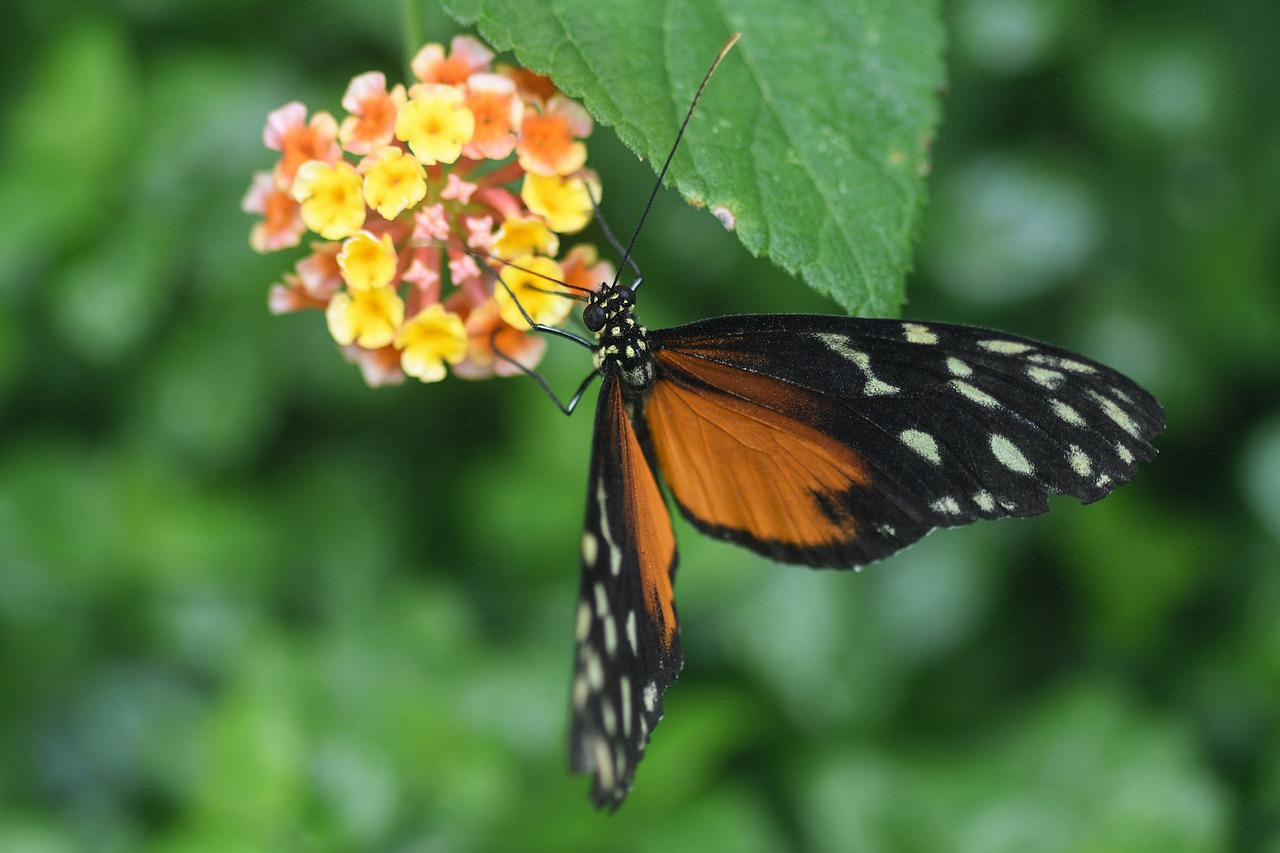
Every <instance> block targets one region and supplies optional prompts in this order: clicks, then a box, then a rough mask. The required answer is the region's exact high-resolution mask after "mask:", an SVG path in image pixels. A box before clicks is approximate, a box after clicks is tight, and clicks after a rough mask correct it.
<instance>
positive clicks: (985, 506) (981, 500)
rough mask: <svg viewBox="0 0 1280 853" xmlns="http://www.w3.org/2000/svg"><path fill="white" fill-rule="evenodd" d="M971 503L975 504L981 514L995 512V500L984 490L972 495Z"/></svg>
mask: <svg viewBox="0 0 1280 853" xmlns="http://www.w3.org/2000/svg"><path fill="white" fill-rule="evenodd" d="M973 502H974V503H976V504H977V505H978V509H980V510H982V511H983V512H994V511H995V508H996V499H995V498H993V497H991V493H990V492H988V491H987V490H986V489H983V490H982V491H979V492H975V493H974V495H973Z"/></svg>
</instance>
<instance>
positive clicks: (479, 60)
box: [409, 36, 493, 86]
mask: <svg viewBox="0 0 1280 853" xmlns="http://www.w3.org/2000/svg"><path fill="white" fill-rule="evenodd" d="M492 59H493V51H491V50H489V48H487V47H485V46H484V45H483V44H481V43H480V42H479V41H478V40H477V39H475V38H473V37H472V36H455V37H454V39H453V41H451V42H449V56H448V57H445V55H444V48H443V47H442V46H440V45H438V44H428V45H425V46H424V47H423V48H422V50H419V51H418V53H417V55H416V56H414V57H413V61H412V62H410V63H409V67H410V68H412V69H413V76H414V77H417V78H418V79H419V80H421V81H422V82H423V83H443V84H445V85H446V86H458V85H461V84H463V83H465V82H467V78H468V77H470V76H471V75H472V74H475V73H477V72H479V71H486V70H488V67H489V61H490V60H492Z"/></svg>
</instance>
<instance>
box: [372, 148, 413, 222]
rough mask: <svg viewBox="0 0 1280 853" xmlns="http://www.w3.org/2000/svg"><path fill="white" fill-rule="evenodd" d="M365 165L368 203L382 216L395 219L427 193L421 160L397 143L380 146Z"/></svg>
mask: <svg viewBox="0 0 1280 853" xmlns="http://www.w3.org/2000/svg"><path fill="white" fill-rule="evenodd" d="M364 166H365V173H364V200H365V204H367V205H369V207H372V208H373V209H374V210H376V211H378V215H379V216H381V217H382V218H383V219H386V220H388V221H390V220H392V219H395V218H396V217H397V216H399V215H400V214H401V213H403V212H404V211H405V210H406V209H407V208H410V207H413V206H414V205H415V204H417V203H418V202H420V201H422V199H423V198H424V197H425V196H426V194H427V173H426V171H425V170H424V169H423V168H422V164H421V163H419V162H418V161H417V159H415V158H413V157H410V156H409V155H408V154H406V153H404V152H403V151H401V150H400V149H399V148H397V147H395V146H394V145H388V146H386V147H385V148H382V149H379V150H378V153H376V154H374V155H373V156H372V157H370V158H369V159H368V160H366V161H365V164H364Z"/></svg>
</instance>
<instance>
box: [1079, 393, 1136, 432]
mask: <svg viewBox="0 0 1280 853" xmlns="http://www.w3.org/2000/svg"><path fill="white" fill-rule="evenodd" d="M1089 396H1090V397H1092V398H1093V399H1095V400H1097V401H1098V405H1099V406H1101V407H1102V411H1103V412H1104V413H1105V414H1106V416H1107V417H1109V418H1111V420H1113V421H1115V422H1116V423H1117V424H1119V426H1120V428H1121V429H1122V430H1124V431H1125V432H1127V433H1129V435H1131V436H1133V437H1134V438H1141V437H1142V430H1140V429H1138V425H1137V423H1135V422H1134V420H1133V418H1131V417H1129V413H1128V412H1126V411H1125V410H1124V409H1122V408H1120V406H1119V404H1117V403H1116V401H1115V400H1112V399H1111V398H1110V397H1104V396H1103V395H1101V394H1099V393H1098V392H1097V391H1094V390H1092V389H1091V390H1090V391H1089Z"/></svg>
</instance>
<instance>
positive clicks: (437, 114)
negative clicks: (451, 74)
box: [396, 84, 476, 166]
mask: <svg viewBox="0 0 1280 853" xmlns="http://www.w3.org/2000/svg"><path fill="white" fill-rule="evenodd" d="M475 128H476V121H475V117H474V116H473V115H472V114H471V110H469V109H467V107H466V105H465V104H463V102H462V93H461V92H459V91H458V90H457V89H454V88H453V87H451V86H441V85H435V84H423V85H420V86H418V87H415V90H414V95H413V98H412V100H410V101H409V102H408V103H407V104H405V105H404V107H402V108H401V110H400V114H399V115H398V116H397V117H396V138H397V139H399V140H400V141H402V142H405V143H407V144H408V146H409V150H410V151H412V152H413V155H414V156H415V157H417V158H418V159H419V160H421V161H422V163H423V164H424V165H427V166H433V165H435V164H436V163H453V162H454V161H456V160H457V159H458V157H459V155H461V153H462V146H463V145H465V144H466V143H468V142H470V141H471V136H472V134H473V133H474V132H475Z"/></svg>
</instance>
